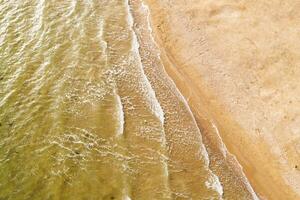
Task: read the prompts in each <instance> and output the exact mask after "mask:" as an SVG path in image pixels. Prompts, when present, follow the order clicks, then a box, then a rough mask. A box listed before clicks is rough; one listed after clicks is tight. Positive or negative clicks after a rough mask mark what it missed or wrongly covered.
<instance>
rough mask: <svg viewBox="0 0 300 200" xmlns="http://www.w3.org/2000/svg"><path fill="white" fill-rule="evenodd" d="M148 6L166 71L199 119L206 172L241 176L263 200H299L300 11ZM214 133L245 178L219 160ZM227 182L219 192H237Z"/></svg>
mask: <svg viewBox="0 0 300 200" xmlns="http://www.w3.org/2000/svg"><path fill="white" fill-rule="evenodd" d="M146 2H147V4H148V6H149V8H150V13H151V22H152V28H153V31H154V33H153V35H154V36H155V40H156V42H157V43H158V45H159V47H160V51H161V58H162V60H163V65H164V67H165V69H166V71H167V73H168V74H169V76H170V77H171V78H172V79H173V80H174V82H175V83H176V86H177V87H178V89H179V90H180V91H181V93H182V94H183V95H184V96H185V98H186V99H187V101H188V103H189V106H190V108H191V110H192V112H193V115H194V117H195V118H196V121H197V124H198V126H199V128H200V129H201V132H202V137H203V141H204V143H205V146H206V148H207V150H208V153H209V155H210V159H211V163H210V165H211V169H212V170H213V171H215V173H216V174H218V173H220V174H221V173H222V172H223V173H224V168H227V169H229V170H228V172H227V173H233V174H240V175H242V174H243V172H244V173H245V175H246V177H247V178H248V180H249V181H250V183H251V185H252V187H253V188H254V190H255V192H256V193H257V194H258V195H259V197H260V198H261V199H299V194H300V190H299V185H300V184H299V183H300V174H299V170H298V169H297V166H299V163H298V162H299V157H300V156H299V152H300V149H299V146H300V141H299V130H300V129H299V123H298V122H299V120H300V118H299V113H300V111H299V94H300V85H299V82H298V80H299V74H300V70H299V62H300V55H299V52H300V51H299V48H300V44H299V42H298V36H299V33H298V32H297V30H298V29H299V27H300V24H299V20H297V19H299V14H298V12H297V11H296V10H297V9H299V6H300V5H299V4H296V3H294V2H293V1H285V2H284V3H281V2H280V1H269V2H267V3H266V2H247V1H241V2H233V1H220V2H216V3H214V2H213V1H204V2H201V3H199V1H192V0H190V1H159V2H158V1H152V0H147V1H146ZM218 134H219V135H220V137H221V139H222V141H223V142H224V144H225V145H226V147H227V149H228V151H229V152H230V153H232V154H233V155H234V156H235V157H236V158H237V161H238V162H239V163H240V165H241V166H242V169H243V172H242V171H241V168H239V167H238V165H237V162H236V160H235V159H234V157H232V156H230V154H229V155H228V153H222V143H221V142H222V141H221V140H220V138H218ZM220 162H221V163H222V164H223V166H222V165H221V166H220V165H219V163H220ZM224 164H225V165H224ZM214 165H215V166H214ZM224 166H226V167H224ZM227 180H228V179H227V178H224V179H223V186H224V190H226V186H227V187H228V190H229V191H230V189H232V190H231V191H232V192H233V191H234V190H235V191H237V190H236V189H237V188H235V189H233V188H231V186H233V185H230V182H228V183H225V182H226V181H227ZM238 180H240V181H241V180H243V178H242V179H238ZM220 181H221V183H222V176H220ZM233 182H234V181H233ZM241 182H243V183H245V184H244V185H247V181H246V180H245V179H244V181H241ZM239 185H240V183H238V184H237V186H236V187H238V186H239ZM224 194H225V195H226V192H225V193H224Z"/></svg>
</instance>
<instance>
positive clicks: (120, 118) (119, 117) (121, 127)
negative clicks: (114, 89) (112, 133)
mask: <svg viewBox="0 0 300 200" xmlns="http://www.w3.org/2000/svg"><path fill="white" fill-rule="evenodd" d="M116 106H117V121H118V123H119V124H118V128H117V131H116V135H117V136H120V135H123V132H124V124H125V120H124V111H123V105H122V101H121V97H120V96H119V95H117V94H116Z"/></svg>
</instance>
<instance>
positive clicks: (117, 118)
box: [0, 0, 214, 200]
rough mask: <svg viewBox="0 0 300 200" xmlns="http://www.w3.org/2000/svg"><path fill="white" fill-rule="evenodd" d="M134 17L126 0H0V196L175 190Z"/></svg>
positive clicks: (164, 194)
mask: <svg viewBox="0 0 300 200" xmlns="http://www.w3.org/2000/svg"><path fill="white" fill-rule="evenodd" d="M132 20H133V19H132V17H131V15H130V12H129V7H128V3H127V2H126V1H121V0H100V1H99V0H94V1H93V0H90V1H77V0H68V1H58V0H55V1H54V0H49V1H45V0H44V1H43V0H36V1H34V0H20V1H3V0H1V1H0V199H13V200H17V199H31V200H32V199H45V200H46V199H170V198H172V195H173V196H174V194H175V193H176V191H174V190H173V189H172V187H171V186H170V177H169V173H171V172H169V171H168V162H169V161H168V154H167V150H168V149H169V148H170V147H168V148H167V147H166V146H167V144H166V137H165V131H164V122H165V121H164V120H165V119H164V113H163V110H162V108H161V106H160V104H159V103H158V100H157V98H156V96H155V93H154V90H153V89H152V87H151V85H150V82H149V81H148V79H147V77H146V76H145V74H144V71H143V68H142V66H141V58H140V56H139V53H138V48H137V47H138V46H137V45H138V44H137V40H136V38H135V35H134V33H133V31H132V25H133V24H132V23H133V22H132ZM174 173H175V172H174ZM207 176H208V175H207V174H206V175H203V178H204V180H203V181H200V182H201V184H202V185H204V183H205V182H206V181H205V180H206V177H207ZM200 182H199V185H200ZM184 184H185V182H184V181H177V186H176V187H177V188H180V187H182V185H184ZM206 185H207V182H206ZM199 191H200V190H199ZM178 192H179V191H178ZM178 194H179V193H178ZM212 194H214V192H213V191H212ZM180 195H182V194H180ZM185 195H187V197H188V194H185ZM183 197H184V196H182V198H183Z"/></svg>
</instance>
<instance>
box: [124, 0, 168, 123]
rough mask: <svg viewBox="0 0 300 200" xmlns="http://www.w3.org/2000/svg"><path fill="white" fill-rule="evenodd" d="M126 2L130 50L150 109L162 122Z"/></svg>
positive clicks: (162, 115) (161, 115) (160, 112)
mask: <svg viewBox="0 0 300 200" xmlns="http://www.w3.org/2000/svg"><path fill="white" fill-rule="evenodd" d="M125 2H126V4H125V5H126V9H127V12H128V17H127V20H128V24H129V26H130V29H131V31H132V51H133V53H134V54H135V55H136V56H137V59H138V65H139V66H140V69H141V73H142V76H143V79H144V80H143V84H144V85H143V86H144V87H143V88H142V89H143V90H146V91H145V92H144V93H145V94H146V98H147V100H148V102H149V105H150V109H151V111H152V113H153V114H154V115H155V116H156V117H157V118H158V119H159V120H160V121H161V123H162V124H163V123H164V112H163V110H162V108H161V106H160V104H159V102H158V100H157V98H156V95H155V92H154V90H153V88H152V86H151V84H150V82H149V80H148V78H147V76H146V75H145V72H144V69H143V65H142V61H141V56H140V53H139V48H140V47H139V43H138V39H137V36H136V34H135V32H134V27H133V26H134V21H133V16H132V13H131V11H130V7H129V2H128V0H125Z"/></svg>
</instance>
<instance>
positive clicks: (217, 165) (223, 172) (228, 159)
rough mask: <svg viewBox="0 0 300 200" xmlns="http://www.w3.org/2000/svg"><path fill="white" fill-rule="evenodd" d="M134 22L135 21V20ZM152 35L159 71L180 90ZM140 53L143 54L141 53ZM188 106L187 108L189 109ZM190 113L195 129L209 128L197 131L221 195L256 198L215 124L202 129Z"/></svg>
mask: <svg viewBox="0 0 300 200" xmlns="http://www.w3.org/2000/svg"><path fill="white" fill-rule="evenodd" d="M131 3H132V4H139V2H138V1H134V2H131ZM131 6H132V5H131ZM133 7H134V6H133ZM132 10H133V12H136V13H137V12H138V11H137V10H135V9H134V8H133V9H132ZM150 13H151V12H150ZM151 22H152V21H151ZM135 23H136V21H135ZM138 23H139V22H138ZM138 23H137V24H138ZM137 24H135V26H136V29H138V31H140V30H139V28H138V27H139V25H137ZM150 29H151V30H149V31H150V32H151V31H153V29H154V30H155V27H154V28H153V24H152V26H151V28H150ZM152 37H154V38H153V40H154V41H153V42H154V43H155V46H156V48H158V47H160V48H159V50H157V51H158V52H156V53H158V54H159V59H160V62H162V65H161V66H159V67H160V68H162V69H160V71H161V70H162V71H163V73H165V75H166V76H167V77H168V78H169V79H170V80H167V82H169V81H171V82H172V84H173V85H174V86H173V87H175V88H173V89H172V90H179V91H181V88H178V87H176V84H177V83H178V82H176V81H178V80H176V79H175V80H174V79H173V78H174V77H172V75H171V76H170V74H169V73H170V72H169V71H168V70H170V68H172V65H170V64H169V63H167V62H168V61H169V59H167V57H166V55H165V52H164V51H163V49H162V48H161V42H160V41H159V38H157V34H155V31H154V32H152ZM138 38H139V42H140V43H141V47H142V48H141V49H140V51H143V50H144V51H145V49H144V48H145V47H144V45H143V44H144V43H147V41H144V40H145V39H144V37H143V35H141V34H140V36H139V37H138ZM147 50H149V49H146V51H147ZM150 50H151V49H150ZM141 55H143V53H141ZM142 57H143V56H142ZM148 76H149V74H148ZM150 76H151V75H150ZM150 79H151V78H150ZM150 82H151V81H150ZM160 89H161V88H160ZM185 91H188V90H185ZM179 95H182V98H184V96H185V94H179ZM180 98H181V97H180ZM184 101H185V100H184ZM188 101H189V100H187V101H186V103H189V102H188ZM186 106H188V105H186ZM190 108H191V109H193V107H190ZM190 108H189V106H188V109H190ZM191 114H192V115H193V118H194V120H196V122H197V129H199V128H200V129H202V130H201V133H202V132H203V133H206V132H207V130H209V132H210V137H211V138H209V139H208V137H207V136H205V137H204V136H203V133H202V134H201V133H199V134H200V135H202V138H203V142H204V145H205V148H206V149H207V151H208V153H209V155H208V157H209V160H210V161H209V162H210V163H209V169H210V170H212V172H213V173H214V174H216V175H217V176H218V178H219V179H220V182H221V184H222V187H223V189H224V193H225V195H223V198H225V199H232V198H244V199H258V198H257V196H256V194H255V192H254V191H253V189H252V187H251V185H250V184H249V182H248V180H247V178H246V177H245V175H244V173H243V170H242V167H241V166H240V165H239V163H238V162H237V160H236V159H235V157H234V156H233V155H231V154H230V153H229V152H228V151H227V149H226V147H225V148H224V144H223V142H222V139H221V138H220V137H219V135H218V134H217V133H216V130H217V128H216V126H215V127H212V125H214V124H213V123H211V122H209V123H208V124H209V125H208V127H206V128H205V129H203V127H201V126H199V119H198V118H197V116H195V114H193V112H192V113H191ZM200 116H201V120H202V121H203V120H205V119H204V118H203V115H200ZM206 122H207V121H206ZM200 124H203V123H200ZM212 129H215V130H212ZM211 133H212V134H211ZM206 135H208V134H207V133H206ZM208 140H210V141H208ZM224 186H225V188H224Z"/></svg>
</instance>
